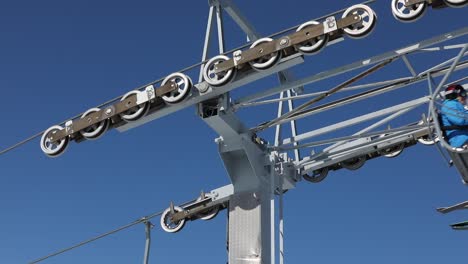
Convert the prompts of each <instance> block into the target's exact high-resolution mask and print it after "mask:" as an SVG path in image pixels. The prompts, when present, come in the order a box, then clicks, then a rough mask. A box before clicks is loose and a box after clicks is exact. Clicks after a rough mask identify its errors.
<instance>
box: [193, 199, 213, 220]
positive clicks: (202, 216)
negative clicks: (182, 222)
mask: <svg viewBox="0 0 468 264" xmlns="http://www.w3.org/2000/svg"><path fill="white" fill-rule="evenodd" d="M201 199H202V198H200V197H198V198H197V202H198V201H201ZM218 213H219V206H213V207H211V208H209V209H207V210H206V211H203V212H201V213H198V214H197V215H196V216H197V218H199V219H201V220H211V219H213V218H215V217H216V216H217V215H218Z"/></svg>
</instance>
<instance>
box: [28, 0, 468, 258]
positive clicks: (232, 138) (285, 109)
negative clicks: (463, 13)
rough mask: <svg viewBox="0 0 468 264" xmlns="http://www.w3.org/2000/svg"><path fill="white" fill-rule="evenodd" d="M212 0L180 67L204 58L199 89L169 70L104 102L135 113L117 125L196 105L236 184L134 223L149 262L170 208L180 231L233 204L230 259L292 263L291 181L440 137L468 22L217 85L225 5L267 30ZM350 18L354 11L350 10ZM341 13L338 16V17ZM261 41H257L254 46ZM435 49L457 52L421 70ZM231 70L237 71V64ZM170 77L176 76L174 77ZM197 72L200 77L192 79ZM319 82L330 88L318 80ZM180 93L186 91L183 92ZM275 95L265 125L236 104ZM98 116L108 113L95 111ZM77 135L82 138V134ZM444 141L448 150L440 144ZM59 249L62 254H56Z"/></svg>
mask: <svg viewBox="0 0 468 264" xmlns="http://www.w3.org/2000/svg"><path fill="white" fill-rule="evenodd" d="M371 2H373V1H367V2H365V3H363V4H368V3H371ZM418 3H419V2H418ZM209 4H210V9H209V17H208V24H207V29H206V36H205V42H204V50H203V54H202V58H201V61H202V62H201V63H199V64H197V65H194V66H191V67H189V68H187V69H184V70H182V71H181V73H184V72H186V71H189V70H194V69H196V68H197V67H199V66H200V68H201V69H200V73H199V75H198V77H199V78H198V83H196V84H193V87H194V89H193V90H192V92H191V93H190V94H185V92H184V91H180V89H179V91H180V92H179V94H177V93H174V91H175V90H174V89H175V88H174V87H173V86H171V82H174V83H177V82H179V81H180V83H184V84H187V83H189V79H184V76H182V75H171V76H169V77H167V78H166V79H164V80H158V81H156V82H153V83H151V84H148V85H146V86H144V87H142V89H140V90H139V91H137V92H134V93H133V94H131V93H129V94H127V95H126V96H124V98H123V99H122V102H125V99H128V100H129V101H128V102H129V103H128V104H130V105H131V106H132V107H136V106H138V105H140V108H137V109H136V110H135V111H134V112H132V113H129V112H125V111H124V110H119V107H123V103H122V106H121V105H111V106H109V104H104V106H105V108H103V109H102V111H103V113H109V114H114V113H116V112H119V111H120V112H123V113H125V115H124V117H126V118H127V119H129V120H130V121H131V122H128V121H129V120H126V118H121V119H112V120H113V122H114V123H113V124H112V126H113V127H115V128H116V129H117V130H118V131H120V132H124V131H127V130H130V129H133V128H136V127H138V126H141V125H143V124H145V123H147V122H150V121H153V120H156V119H158V118H161V117H163V116H166V115H169V114H171V113H174V112H176V111H179V110H181V109H183V108H186V107H190V106H196V107H197V110H198V115H199V116H200V118H201V119H202V120H203V121H204V122H206V123H207V124H208V125H209V126H210V127H211V128H212V129H213V130H214V131H216V132H217V133H218V134H219V136H220V137H219V138H217V139H216V143H217V144H218V149H219V153H220V156H221V158H222V160H223V162H224V164H225V167H226V169H227V172H228V174H229V177H230V179H231V182H232V184H230V185H227V186H223V187H220V188H217V189H215V190H212V191H210V192H207V193H202V194H200V196H199V197H198V198H197V199H194V200H193V201H189V202H187V203H184V204H182V205H179V206H176V205H174V204H172V203H171V205H170V206H169V208H168V209H166V210H165V211H164V212H161V213H158V214H154V215H150V216H149V217H145V218H142V219H140V220H139V221H136V222H135V223H132V225H133V224H139V223H144V224H145V226H146V235H147V236H146V238H147V240H146V247H145V257H144V263H148V260H149V248H150V242H151V234H150V230H151V227H152V224H151V222H149V219H151V218H153V217H155V216H159V215H161V225H162V226H163V229H165V230H166V231H168V232H177V231H179V230H181V229H182V227H183V226H184V224H185V223H186V221H188V220H197V219H202V220H209V219H211V218H213V217H215V216H216V214H217V213H218V212H219V211H220V210H223V209H227V210H228V214H229V223H228V233H229V236H228V244H229V263H275V252H276V251H277V250H279V252H280V254H279V256H280V260H279V262H280V263H283V254H282V252H283V237H282V233H283V230H282V228H283V226H282V210H283V202H282V199H283V193H284V192H285V191H286V190H289V189H293V188H294V187H295V186H296V184H297V183H298V182H300V181H301V180H302V179H303V178H304V179H305V180H307V181H310V182H320V181H322V180H323V179H325V178H326V177H327V175H328V173H329V172H330V171H333V170H339V169H343V168H345V169H350V170H357V169H359V168H360V167H361V166H362V165H363V164H364V163H365V162H366V161H367V160H371V159H374V158H378V157H387V158H392V157H396V156H397V155H399V154H400V153H401V152H402V151H403V150H404V148H407V147H410V146H413V145H415V144H417V143H418V142H419V143H422V144H426V145H430V144H434V143H435V142H436V141H437V140H438V138H441V136H440V135H441V132H440V128H437V124H435V125H434V122H433V120H435V119H436V117H435V112H434V108H435V107H434V106H433V104H434V101H435V100H437V98H438V96H439V91H440V89H441V88H442V87H444V86H445V85H446V84H447V83H448V79H449V76H450V75H451V74H452V73H454V72H461V73H464V72H466V68H467V67H468V61H466V60H463V58H464V57H465V56H466V55H467V52H466V50H467V48H468V43H467V42H466V36H467V35H468V27H465V28H462V29H459V30H455V31H452V32H448V33H446V34H443V35H440V36H436V37H433V38H430V39H427V40H423V41H420V42H418V43H414V44H411V45H408V46H405V47H402V48H399V49H396V50H393V51H389V52H385V53H383V54H380V55H377V56H373V57H370V58H365V59H362V60H359V61H356V62H354V63H350V64H347V65H344V66H341V67H338V68H336V69H331V70H327V71H324V72H320V73H315V74H312V75H310V76H308V77H305V78H302V79H294V78H293V75H292V74H291V73H290V72H289V70H288V69H289V68H291V67H293V66H295V65H298V64H301V63H303V62H304V60H305V59H304V54H303V53H300V52H285V53H284V54H283V56H282V58H279V59H278V61H277V62H275V63H277V64H275V65H274V66H273V67H267V68H264V69H261V70H258V69H257V70H252V69H254V68H255V66H252V68H248V69H247V70H239V71H238V73H237V76H235V78H233V79H232V81H230V82H228V83H225V84H223V85H220V86H216V85H213V84H210V83H209V82H207V80H206V76H204V70H205V69H206V68H207V67H208V66H207V65H208V64H209V63H210V60H209V58H210V56H209V55H210V54H209V51H210V44H211V42H212V41H211V40H212V38H213V31H214V30H213V29H214V27H215V25H217V31H216V34H217V40H218V42H217V44H218V45H217V46H218V51H219V54H227V55H229V54H231V51H230V52H225V48H224V29H223V12H224V11H225V12H226V13H227V14H228V15H229V16H230V17H231V18H232V19H233V20H234V21H235V22H236V23H237V25H238V26H239V27H240V28H241V29H242V30H243V31H244V32H245V34H246V35H247V36H248V39H249V40H251V41H254V42H253V43H256V42H255V41H256V40H258V39H260V35H259V34H258V33H257V31H256V30H255V28H254V27H253V26H252V25H251V24H250V23H249V22H248V21H247V20H246V19H245V17H244V16H243V15H242V14H241V13H240V11H239V10H238V9H237V8H236V6H235V5H234V4H233V3H232V1H230V0H211V1H209ZM413 4H416V3H413ZM361 5H362V4H361ZM345 10H346V9H345ZM345 10H341V11H339V12H337V13H333V14H329V15H327V16H324V17H321V18H317V19H314V20H315V21H320V22H317V23H318V25H321V26H323V28H324V30H325V32H327V30H333V27H335V28H337V26H336V25H334V26H333V25H332V26H330V24H329V23H332V22H334V21H338V19H335V18H334V16H336V15H337V14H339V13H342V12H343V11H345ZM345 12H346V11H345ZM332 18H333V19H332ZM345 18H346V16H344V18H343V20H345ZM349 19H350V18H349ZM355 19H356V18H355ZM339 23H340V22H337V24H339ZM341 23H348V22H346V21H345V22H341ZM314 25H316V24H314ZM346 25H347V24H346ZM295 28H296V27H295ZM295 28H294V29H295ZM345 28H346V27H345ZM335 30H337V29H335ZM289 31H291V29H288V30H286V31H283V32H279V33H277V34H275V35H273V36H271V37H278V36H280V37H279V38H278V42H277V44H278V43H279V44H278V45H281V43H286V42H284V41H283V40H285V39H286V37H284V36H285V35H284V34H285V33H287V32H289ZM340 32H341V31H340ZM341 33H343V32H341ZM287 36H288V37H287V39H288V41H293V40H291V39H294V38H293V37H290V36H291V35H287ZM342 40H343V36H342V34H341V35H340V34H338V37H335V38H333V39H330V41H329V42H328V43H327V45H333V44H336V43H338V42H340V41H342ZM454 40H457V41H459V43H456V44H453V43H451V44H450V45H446V43H447V42H449V41H450V42H453V41H454ZM319 41H320V39H319V40H316V42H319ZM278 45H277V46H278ZM245 47H247V45H246V46H244V47H241V48H239V49H236V50H235V51H234V53H233V54H232V59H230V58H229V57H227V59H223V60H221V61H220V63H219V64H218V66H219V67H220V68H221V69H224V68H223V67H227V66H225V65H224V66H223V63H225V64H228V62H231V61H232V63H234V65H235V63H238V62H236V58H238V60H239V61H242V60H243V59H245V58H246V57H247V58H249V57H248V56H249V51H248V50H246V49H245ZM267 47H269V46H265V49H266V48H267ZM254 48H255V47H252V49H254ZM257 49H258V48H257ZM278 49H279V48H278ZM453 52H457V54H456V56H453V55H451V54H452V53H453ZM434 54H437V55H438V56H440V57H441V58H443V57H447V56H448V58H447V59H445V60H444V61H441V62H440V63H439V64H437V65H430V66H427V67H426V69H424V70H421V71H417V70H416V68H415V67H414V66H413V65H414V64H415V63H417V62H418V60H419V58H421V57H424V56H434ZM243 56H246V57H243ZM252 61H253V62H256V63H257V64H261V65H263V63H266V62H264V61H258V58H255V59H252ZM268 61H269V60H267V62H268ZM389 67H398V68H403V69H406V70H407V74H406V75H404V76H399V75H396V76H395V77H394V78H393V79H388V76H389V74H388V71H387V72H385V71H386V70H387V69H388V68H389ZM221 69H217V68H216V67H215V68H214V70H213V73H214V74H215V75H216V74H218V73H219V72H220V71H221ZM225 71H226V72H228V70H225ZM358 71H360V72H358ZM356 72H357V73H356ZM379 72H385V73H386V74H385V76H387V77H386V79H382V80H377V81H376V80H375V78H371V80H370V81H368V80H367V78H368V77H369V76H371V75H372V76H373V77H375V75H376V74H377V76H378V73H379ZM350 73H353V74H355V76H353V77H352V78H349V79H347V80H345V81H343V82H340V83H337V84H336V85H335V86H333V87H331V88H325V89H324V87H326V86H325V85H321V84H320V82H321V81H324V80H335V79H336V80H338V79H339V78H342V76H347V74H350ZM272 74H276V75H277V76H278V79H279V85H278V86H275V87H272V88H268V89H263V90H261V91H259V92H257V93H254V94H251V95H248V96H245V97H242V98H238V99H232V98H231V97H230V93H229V92H230V91H232V90H234V89H236V88H238V87H241V86H244V85H246V84H248V83H251V82H254V81H256V80H259V79H261V78H264V77H266V76H269V75H272ZM205 75H206V74H205ZM221 78H223V77H221ZM466 78H467V77H463V78H462V79H459V80H456V81H457V82H462V81H465V80H466ZM167 80H169V81H168V82H166V81H167ZM174 80H176V81H174ZM191 82H192V80H190V83H191ZM156 83H160V84H161V88H159V89H154V85H155V84H156ZM421 83H423V87H425V88H424V89H418V90H417V91H415V89H412V88H413V87H415V86H416V85H418V84H421ZM178 85H180V84H178ZM311 86H313V88H314V91H313V92H307V91H309V90H310V87H311ZM317 87H320V88H321V89H316V88H317ZM179 88H180V87H179ZM410 89H411V94H412V97H411V98H407V99H406V100H400V101H398V102H396V103H392V102H389V105H388V106H387V107H384V108H381V109H377V110H373V111H372V112H368V113H365V114H362V115H357V116H353V117H349V116H346V117H344V118H343V120H338V121H335V122H334V123H333V122H332V124H329V125H323V124H317V127H316V128H315V129H313V130H311V131H308V132H305V133H302V134H298V133H297V129H296V126H297V122H298V121H299V120H302V119H305V118H310V117H314V116H320V115H328V113H329V111H333V110H336V109H338V108H343V107H348V106H349V105H350V104H355V103H359V102H364V101H366V100H371V99H372V98H374V97H376V96H382V95H385V94H387V93H395V92H403V93H404V92H406V91H409V90H410ZM158 93H159V95H161V96H166V99H164V98H163V99H164V100H165V102H166V103H165V104H163V103H161V102H158V99H157V98H156V97H155V95H156V96H158ZM169 93H171V94H169ZM182 94H183V96H182ZM179 95H181V96H180V98H179ZM331 98H333V99H331ZM168 99H169V101H168ZM151 100H152V101H151ZM170 100H173V101H170ZM149 101H151V102H152V103H155V104H156V106H151V107H146V106H144V107H143V106H141V105H143V104H144V103H147V102H149ZM155 101H156V102H155ZM298 101H305V102H303V103H302V104H301V105H299V106H297V107H296V106H295V103H297V102H298ZM266 104H278V110H277V116H276V118H274V119H272V120H267V121H266V122H264V123H262V124H259V125H258V126H255V127H251V128H249V127H247V126H246V125H245V124H244V123H243V122H242V121H241V120H240V118H239V117H238V116H237V115H236V112H237V111H242V110H243V109H247V108H252V107H256V106H262V105H266ZM145 107H146V108H145ZM421 109H423V111H421ZM428 109H430V110H431V111H429V110H428ZM100 111H101V110H99V109H97V110H95V111H94V112H93V111H91V112H87V113H85V114H84V115H83V117H87V116H91V117H93V118H94V116H93V113H101V112H100ZM142 112H144V113H145V114H146V115H145V116H142V117H141V118H138V119H137V118H134V117H135V116H138V117H140V116H139V115H140V113H142ZM99 115H101V114H99ZM406 115H409V116H410V117H409V118H410V119H411V122H407V123H405V124H402V123H401V122H396V123H393V121H394V120H396V119H399V118H401V117H403V116H406ZM96 118H100V117H99V116H97V115H96ZM82 119H84V118H82ZM82 119H80V120H78V121H77V120H70V121H68V122H66V123H65V129H64V130H63V131H62V130H60V131H61V132H60V133H70V134H71V133H74V132H76V131H73V129H72V128H73V127H74V125H75V126H77V124H78V125H79V122H85V121H81V120H82ZM122 119H123V120H122ZM133 119H134V120H133ZM103 120H104V119H103ZM404 120H406V119H404ZM90 122H91V121H90ZM102 122H104V121H102V120H101V119H99V121H96V122H95V124H96V125H97V127H94V128H93V129H91V130H86V131H85V133H88V134H83V133H81V135H82V136H84V138H87V137H88V138H94V137H98V136H97V134H99V133H98V132H97V133H96V134H93V133H94V132H96V131H97V130H99V129H104V130H105V129H107V128H108V126H109V124H108V123H102ZM286 124H289V126H290V131H291V132H290V133H289V134H290V136H289V137H284V136H283V135H282V134H283V130H282V127H283V126H284V125H286ZM390 125H391V127H390ZM101 126H102V127H101ZM434 126H435V127H436V129H434ZM104 127H105V128H104ZM352 127H353V128H354V127H359V128H358V129H357V130H354V132H352V133H351V134H349V133H348V132H349V129H350V128H352ZM267 129H275V139H274V144H272V145H269V144H268V143H267V142H266V141H265V140H263V139H262V138H261V137H260V135H261V133H262V131H264V130H267ZM70 130H71V131H70ZM339 130H346V133H345V135H344V136H343V135H342V136H337V131H339ZM89 133H91V134H89ZM46 134H47V133H46ZM67 135H68V134H67ZM99 136H100V135H99ZM54 137H55V138H54ZM57 138H59V139H57ZM64 138H66V135H65V134H63V135H62V137H61V138H60V135H53V136H52V139H51V142H54V140H55V141H57V140H64ZM75 140H76V141H77V142H79V141H80V140H82V138H77V139H75ZM440 141H441V142H442V146H443V147H444V148H448V147H449V146H448V145H447V144H446V143H445V142H444V140H440ZM310 148H314V151H313V153H312V154H310V155H303V154H304V151H302V153H301V150H305V149H310ZM438 148H439V150H441V151H442V149H441V148H440V147H438ZM444 155H445V154H444ZM465 170H466V168H465ZM467 174H468V173H467ZM462 175H463V172H462ZM276 199H278V200H279V208H275V200H276ZM277 226H278V228H277ZM276 229H279V234H280V235H279V245H276V241H275V232H276ZM50 256H53V255H49V256H48V257H50ZM43 259H44V258H43ZM43 259H39V260H38V261H36V262H34V263H37V262H39V261H41V260H43Z"/></svg>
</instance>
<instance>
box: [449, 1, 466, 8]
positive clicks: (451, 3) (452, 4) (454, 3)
mask: <svg viewBox="0 0 468 264" xmlns="http://www.w3.org/2000/svg"><path fill="white" fill-rule="evenodd" d="M444 2H445V4H446V5H448V6H450V7H455V8H461V7H464V6H465V5H466V4H468V0H444Z"/></svg>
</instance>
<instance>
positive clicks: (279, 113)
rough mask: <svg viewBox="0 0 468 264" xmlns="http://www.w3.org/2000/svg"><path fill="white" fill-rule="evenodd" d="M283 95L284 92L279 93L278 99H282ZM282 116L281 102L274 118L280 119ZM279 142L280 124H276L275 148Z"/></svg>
mask: <svg viewBox="0 0 468 264" xmlns="http://www.w3.org/2000/svg"><path fill="white" fill-rule="evenodd" d="M284 93H285V92H281V93H280V99H282V98H283V97H284ZM282 114H283V101H280V102H279V103H278V113H277V115H276V116H277V117H280V116H281V115H282ZM280 140H281V124H278V125H277V126H276V130H275V146H279V144H280Z"/></svg>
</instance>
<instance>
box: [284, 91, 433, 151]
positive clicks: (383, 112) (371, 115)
mask: <svg viewBox="0 0 468 264" xmlns="http://www.w3.org/2000/svg"><path fill="white" fill-rule="evenodd" d="M429 101H430V99H429V98H428V97H421V98H418V99H415V100H411V101H408V102H405V103H402V104H399V105H395V106H392V107H388V108H384V109H381V110H379V111H374V112H372V113H369V114H365V115H361V116H358V117H355V118H351V119H348V120H346V121H342V122H339V123H336V124H333V125H330V126H326V127H322V128H319V129H316V130H313V131H309V132H306V133H303V134H300V135H298V136H296V137H294V138H287V139H285V140H283V143H282V144H281V145H280V147H281V146H283V145H288V144H292V143H294V142H298V141H301V140H304V139H308V138H311V137H315V136H319V135H322V134H324V133H327V132H330V131H335V130H338V129H342V128H345V127H349V126H352V125H355V124H358V123H362V122H365V121H368V120H372V119H374V118H377V117H380V116H384V115H387V114H392V113H394V112H397V111H400V110H404V109H408V108H415V107H417V106H420V105H422V104H424V103H428V102H429Z"/></svg>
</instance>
